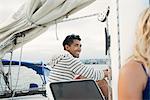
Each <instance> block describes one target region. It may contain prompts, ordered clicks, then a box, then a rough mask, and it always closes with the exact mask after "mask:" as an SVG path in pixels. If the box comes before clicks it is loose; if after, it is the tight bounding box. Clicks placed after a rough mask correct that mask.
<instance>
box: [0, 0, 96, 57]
mask: <svg viewBox="0 0 150 100" xmlns="http://www.w3.org/2000/svg"><path fill="white" fill-rule="evenodd" d="M94 1H95V0H27V1H26V2H25V3H24V5H23V6H22V7H21V8H20V9H19V10H18V11H17V12H16V13H15V14H14V15H13V16H12V18H11V23H9V24H7V25H4V26H2V27H0V59H1V58H2V57H3V56H4V55H5V53H7V52H9V51H10V50H14V49H16V48H18V47H20V46H21V45H23V44H25V43H27V42H29V41H31V40H32V39H34V38H36V37H37V36H39V35H40V34H42V33H43V32H45V31H46V30H47V29H48V27H49V26H50V25H53V24H55V23H56V22H60V21H62V20H63V18H65V17H68V16H69V15H71V14H73V13H75V12H77V11H78V10H80V9H82V8H84V7H86V6H87V5H89V4H91V3H92V2H94ZM12 20H13V21H12ZM22 40H23V44H22Z"/></svg>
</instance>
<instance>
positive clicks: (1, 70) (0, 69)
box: [0, 60, 4, 91]
mask: <svg viewBox="0 0 150 100" xmlns="http://www.w3.org/2000/svg"><path fill="white" fill-rule="evenodd" d="M2 67H3V65H2V60H0V75H2V74H3V72H4V71H3V69H2ZM0 80H2V79H1V76H0ZM0 86H1V90H2V91H4V89H3V86H2V81H0Z"/></svg>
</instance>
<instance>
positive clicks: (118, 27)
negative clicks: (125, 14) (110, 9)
mask: <svg viewBox="0 0 150 100" xmlns="http://www.w3.org/2000/svg"><path fill="white" fill-rule="evenodd" d="M116 5H117V7H116V8H117V9H116V11H117V31H118V55H119V56H118V66H119V69H120V68H121V51H120V25H119V23H120V22H119V0H116Z"/></svg>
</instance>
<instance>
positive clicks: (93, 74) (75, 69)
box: [48, 34, 109, 82]
mask: <svg viewBox="0 0 150 100" xmlns="http://www.w3.org/2000/svg"><path fill="white" fill-rule="evenodd" d="M80 41H81V38H80V36H79V35H74V34H72V35H68V36H67V37H66V38H65V40H64V41H63V47H64V52H63V53H61V54H58V55H56V56H54V57H53V58H52V59H51V61H50V63H49V65H50V66H51V72H50V75H49V76H48V81H49V82H56V81H64V80H72V79H74V77H75V76H76V75H80V77H84V78H87V79H93V80H95V81H96V80H103V79H104V78H105V77H108V74H109V72H108V70H94V68H92V67H88V66H85V65H84V64H83V63H82V62H81V61H80V60H79V59H78V58H79V55H80V52H81V43H80Z"/></svg>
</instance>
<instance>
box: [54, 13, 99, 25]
mask: <svg viewBox="0 0 150 100" xmlns="http://www.w3.org/2000/svg"><path fill="white" fill-rule="evenodd" d="M98 15H99V13H95V14H90V15H85V16H81V17H75V18H70V19H64V20H62V21H57V20H56V22H57V23H62V22H68V21H73V20H78V19H84V18H88V17H94V16H98Z"/></svg>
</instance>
